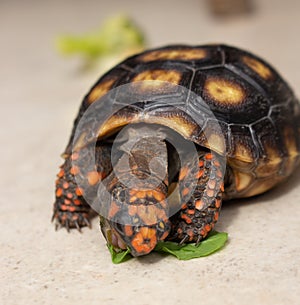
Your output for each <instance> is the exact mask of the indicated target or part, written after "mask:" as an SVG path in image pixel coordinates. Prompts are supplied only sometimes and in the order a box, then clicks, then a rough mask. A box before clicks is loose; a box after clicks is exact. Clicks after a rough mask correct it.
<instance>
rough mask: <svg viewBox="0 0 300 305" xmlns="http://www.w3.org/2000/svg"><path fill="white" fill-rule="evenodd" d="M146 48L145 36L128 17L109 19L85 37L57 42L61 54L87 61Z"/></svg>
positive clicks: (60, 38)
mask: <svg viewBox="0 0 300 305" xmlns="http://www.w3.org/2000/svg"><path fill="white" fill-rule="evenodd" d="M144 46H145V38H144V34H143V33H142V31H141V30H140V28H139V27H138V26H137V25H136V24H135V23H134V22H133V20H132V19H130V18H129V17H128V16H126V15H118V16H113V17H111V18H109V19H107V20H106V21H105V22H104V24H103V25H102V26H101V27H100V28H99V29H97V30H94V31H91V32H88V33H86V34H83V35H61V36H59V37H58V38H57V41H56V47H57V50H58V51H59V52H60V53H61V54H63V55H79V56H82V57H83V58H84V59H85V60H87V61H90V60H95V59H99V58H102V57H106V56H111V55H114V54H115V55H117V54H120V53H123V52H124V53H128V52H130V50H132V51H134V50H138V49H142V48H144Z"/></svg>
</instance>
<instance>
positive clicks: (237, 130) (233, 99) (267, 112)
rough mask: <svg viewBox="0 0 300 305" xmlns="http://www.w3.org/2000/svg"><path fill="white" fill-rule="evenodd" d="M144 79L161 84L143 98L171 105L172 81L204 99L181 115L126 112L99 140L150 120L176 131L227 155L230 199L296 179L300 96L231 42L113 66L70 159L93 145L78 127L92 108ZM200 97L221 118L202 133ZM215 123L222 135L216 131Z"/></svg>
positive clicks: (157, 110) (159, 109)
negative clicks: (167, 86)
mask: <svg viewBox="0 0 300 305" xmlns="http://www.w3.org/2000/svg"><path fill="white" fill-rule="evenodd" d="M141 81H160V82H158V83H156V85H155V86H154V87H153V85H149V86H147V82H143V85H141V86H139V87H138V86H137V87H135V88H137V90H138V91H139V92H138V94H139V96H140V97H147V95H148V96H149V93H150V94H152V95H153V93H155V92H159V95H160V96H161V95H163V96H164V98H165V99H167V100H168V101H170V102H172V100H174V98H175V97H174V96H173V95H172V94H173V93H172V92H171V91H168V90H165V89H164V84H165V82H168V83H171V84H174V85H179V86H182V87H185V88H187V89H189V90H191V91H192V92H194V93H195V94H196V95H197V96H198V97H199V99H197V100H195V101H194V102H186V103H185V105H183V106H184V108H181V109H184V110H185V112H184V113H183V112H180V110H178V109H180V107H179V108H176V109H175V110H174V109H169V108H170V107H165V108H164V106H162V105H161V104H159V103H154V106H153V105H152V106H151V107H148V104H147V103H140V104H138V105H136V106H135V107H125V108H124V109H122V110H121V111H120V112H119V113H118V114H115V115H113V116H111V117H110V118H109V119H108V120H107V121H106V122H105V124H102V125H101V126H98V135H97V137H98V138H104V137H105V136H107V135H109V134H111V133H114V132H115V131H116V130H118V129H119V128H121V127H122V126H125V125H127V124H129V123H139V122H148V123H156V124H161V125H165V126H168V127H171V128H172V129H174V130H175V131H177V132H178V133H179V134H181V135H182V136H183V137H184V138H186V139H188V140H191V141H193V142H195V143H196V144H199V145H200V146H202V147H207V148H209V149H211V150H212V151H215V152H216V153H218V154H223V155H224V154H225V155H226V160H227V167H226V168H227V169H226V179H225V181H226V185H225V193H224V198H225V199H229V198H241V197H249V196H253V195H257V194H260V193H262V192H265V191H267V190H268V189H270V188H272V187H273V186H275V185H276V184H278V183H279V182H280V181H282V180H283V179H285V178H286V177H287V176H289V175H290V174H291V173H292V171H293V170H294V168H295V167H296V166H297V165H298V163H299V152H300V137H299V135H300V106H299V103H298V101H297V99H296V97H295V95H294V93H293V91H292V90H291V88H290V87H289V86H288V84H287V83H286V82H285V81H284V80H283V79H282V77H281V76H280V75H279V74H278V72H276V70H275V69H274V68H273V67H271V66H270V65H269V64H268V63H266V62H265V61H264V60H262V59H261V58H259V57H257V56H255V55H253V54H251V53H249V52H246V51H244V50H240V49H237V48H234V47H230V46H226V45H204V46H196V47H194V46H193V47H192V46H186V45H172V46H167V47H163V48H159V49H153V50H147V51H145V52H143V53H140V54H138V55H135V56H132V57H130V58H128V59H126V60H125V61H123V62H122V63H120V64H119V65H117V66H116V67H114V68H113V69H111V70H110V71H109V72H107V73H106V74H105V75H104V76H102V77H101V78H100V79H99V80H98V81H97V83H96V84H95V85H94V86H93V87H92V88H91V90H90V91H89V93H88V94H87V95H86V96H85V98H84V100H83V103H82V105H81V108H80V111H79V114H78V117H77V119H76V120H75V124H74V129H73V133H72V137H71V139H70V142H69V145H68V147H67V149H66V151H65V157H66V156H68V155H70V154H71V150H72V149H73V150H80V149H81V148H82V147H83V145H85V144H83V143H86V141H83V138H84V137H85V135H82V134H80V135H78V136H77V137H76V136H75V129H76V126H77V125H78V122H79V121H80V119H81V118H82V116H83V114H84V113H85V111H86V110H87V109H88V108H89V107H90V106H91V105H92V104H94V103H95V102H96V101H99V104H100V108H99V111H101V107H103V108H105V107H107V104H105V103H111V104H114V103H115V101H114V99H111V100H110V101H109V102H108V101H107V99H106V100H105V97H106V96H107V93H108V92H109V91H110V90H112V89H114V88H118V87H120V86H121V85H124V84H128V83H134V82H141ZM150 83H151V82H149V84H150ZM101 100H103V102H101ZM199 100H200V101H204V102H205V104H206V105H208V106H209V108H210V110H211V111H212V113H213V115H214V120H213V119H211V118H208V119H205V118H204V120H206V121H204V123H203V126H202V127H203V128H202V129H201V128H200V129H199V128H196V127H195V122H194V120H193V119H192V117H196V118H198V117H199V119H201V120H203V117H201V109H200V108H199ZM101 103H102V104H101ZM175 106H176V105H175ZM181 106H182V105H181ZM145 113H146V114H147V115H145ZM186 113H187V114H190V116H186V115H185V114H186ZM141 114H143V115H141ZM91 121H92V120H91ZM216 122H217V123H218V125H219V126H220V129H219V130H215V129H214V127H213V126H214V123H216ZM86 127H88V126H86ZM204 129H205V130H204ZM204 131H205V132H206V133H205V135H206V136H204ZM207 135H208V136H207ZM208 138H209V139H208ZM223 139H224V140H225V141H224V140H223ZM208 140H209V144H208ZM87 141H88V140H87ZM74 143H75V146H74V147H73V144H74Z"/></svg>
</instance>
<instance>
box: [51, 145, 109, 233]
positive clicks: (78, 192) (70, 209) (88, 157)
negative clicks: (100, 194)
mask: <svg viewBox="0 0 300 305" xmlns="http://www.w3.org/2000/svg"><path fill="white" fill-rule="evenodd" d="M110 151H111V147H110V146H105V145H100V144H97V145H96V147H93V146H90V147H86V148H84V149H81V150H80V151H79V152H73V153H72V154H71V155H69V156H68V157H67V158H66V160H65V162H64V164H63V165H62V166H61V169H60V172H59V173H58V175H57V176H58V179H57V180H56V191H55V203H54V212H53V216H52V220H55V222H56V228H58V227H59V226H61V227H65V228H66V229H67V230H68V231H69V229H70V228H77V229H78V230H79V231H80V228H81V227H84V226H89V227H90V219H91V217H92V216H93V215H95V212H94V211H93V210H92V208H91V207H90V205H89V204H88V203H87V201H86V199H85V198H89V199H90V198H91V196H96V194H97V187H98V183H99V182H100V180H101V179H103V178H105V177H106V176H107V175H108V174H109V172H110V171H111V162H110ZM93 162H94V163H93ZM76 180H77V181H80V183H81V184H82V188H81V187H79V186H78V184H77V182H76ZM88 195H89V196H88Z"/></svg>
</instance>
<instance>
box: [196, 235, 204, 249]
mask: <svg viewBox="0 0 300 305" xmlns="http://www.w3.org/2000/svg"><path fill="white" fill-rule="evenodd" d="M202 238H203V237H202V236H201V235H199V236H198V238H197V240H196V243H195V245H196V247H197V246H199V244H200V242H201V240H202Z"/></svg>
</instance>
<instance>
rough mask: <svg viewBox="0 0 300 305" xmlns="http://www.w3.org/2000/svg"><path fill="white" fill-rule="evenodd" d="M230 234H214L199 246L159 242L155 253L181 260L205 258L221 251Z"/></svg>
mask: <svg viewBox="0 0 300 305" xmlns="http://www.w3.org/2000/svg"><path fill="white" fill-rule="evenodd" d="M227 239H228V234H227V233H225V232H221V233H219V232H216V231H214V232H212V233H211V234H209V236H208V237H207V238H206V239H205V240H203V241H202V242H201V243H200V244H199V245H198V246H196V245H195V244H184V245H181V246H180V245H178V244H176V243H174V242H169V241H167V242H159V243H158V244H157V246H156V248H155V250H154V251H156V252H164V253H169V254H172V255H174V256H176V257H177V258H178V259H180V260H190V259H192V258H198V257H204V256H208V255H210V254H213V253H214V252H216V251H218V250H220V249H221V248H222V247H223V246H224V245H225V243H226V241H227Z"/></svg>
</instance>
